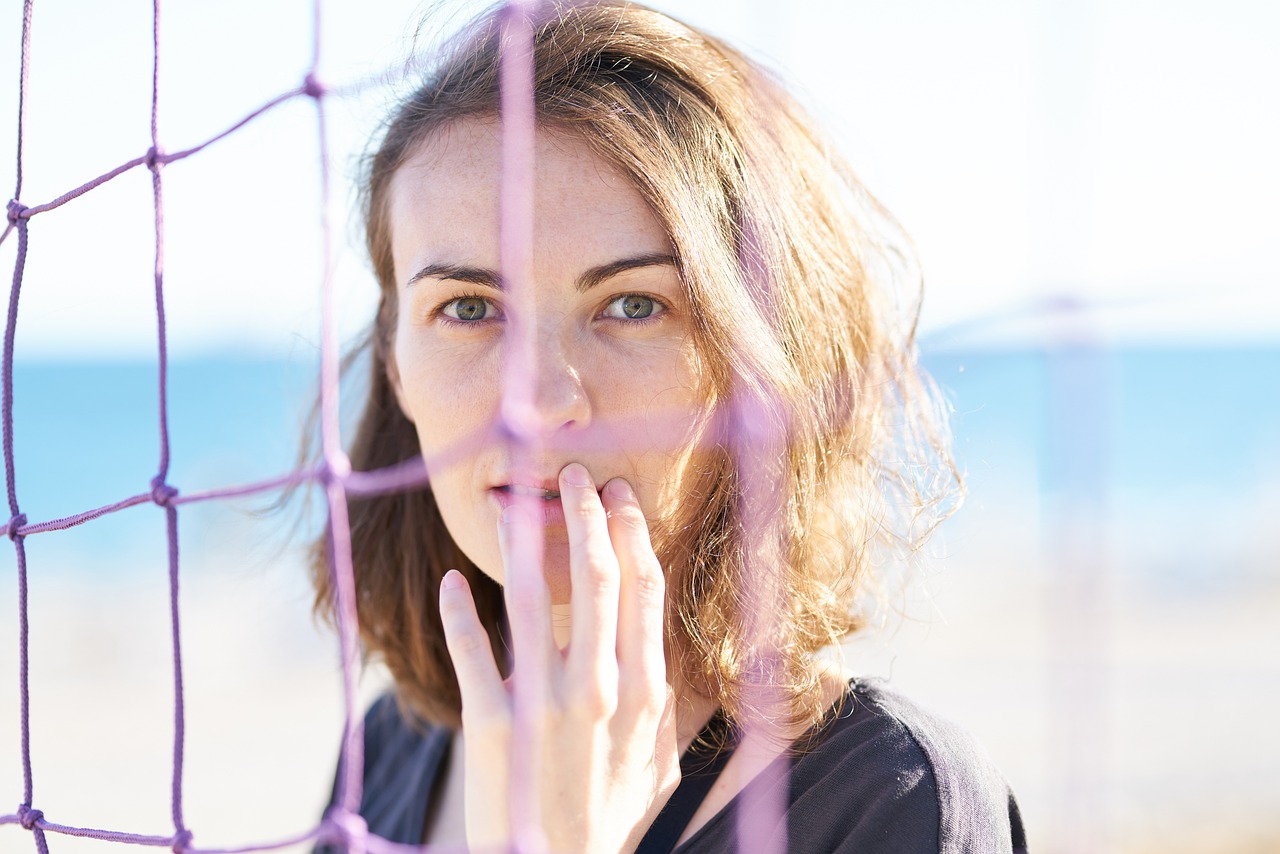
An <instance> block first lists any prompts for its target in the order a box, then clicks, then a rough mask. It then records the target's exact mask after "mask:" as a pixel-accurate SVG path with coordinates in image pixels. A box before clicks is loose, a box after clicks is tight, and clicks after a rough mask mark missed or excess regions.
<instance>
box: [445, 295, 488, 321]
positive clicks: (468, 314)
mask: <svg viewBox="0 0 1280 854" xmlns="http://www.w3.org/2000/svg"><path fill="white" fill-rule="evenodd" d="M491 311H492V306H490V305H489V301H488V300H486V299H482V298H480V297H461V298H459V299H456V300H453V301H452V302H450V303H446V304H445V307H444V314H445V316H446V317H451V318H453V319H454V320H463V321H477V320H484V319H485V318H487V317H488V316H489V315H490V313H491Z"/></svg>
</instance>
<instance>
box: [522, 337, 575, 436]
mask: <svg viewBox="0 0 1280 854" xmlns="http://www.w3.org/2000/svg"><path fill="white" fill-rule="evenodd" d="M570 337H571V336H570V335H569V334H567V333H565V332H564V331H562V330H557V329H546V328H544V329H542V330H531V329H529V328H528V327H526V328H525V329H523V330H517V331H516V334H515V335H513V338H514V339H515V340H513V341H512V342H511V346H510V347H509V349H508V350H507V352H506V354H505V355H506V358H505V359H504V363H503V371H502V374H503V375H502V418H503V421H504V423H505V425H506V427H507V430H508V431H509V432H510V433H511V434H512V435H513V436H515V437H517V438H519V439H522V440H524V441H531V442H532V441H545V440H547V439H550V438H553V437H555V436H557V435H559V434H562V433H568V432H572V431H576V430H580V429H582V428H583V427H585V426H586V425H587V423H588V422H589V421H590V418H591V403H590V399H589V398H588V396H587V390H586V387H585V384H584V383H583V377H582V373H581V368H582V360H581V358H580V356H579V354H578V352H577V350H576V348H575V347H574V345H573V342H572V341H570V340H568V338H570Z"/></svg>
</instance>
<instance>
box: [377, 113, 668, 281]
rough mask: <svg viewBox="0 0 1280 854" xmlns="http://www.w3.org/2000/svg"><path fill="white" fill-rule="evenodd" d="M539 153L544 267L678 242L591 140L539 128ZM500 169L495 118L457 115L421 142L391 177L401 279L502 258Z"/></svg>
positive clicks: (585, 263)
mask: <svg viewBox="0 0 1280 854" xmlns="http://www.w3.org/2000/svg"><path fill="white" fill-rule="evenodd" d="M533 162H534V185H533V199H532V201H533V211H532V228H533V232H534V247H535V258H534V264H535V269H538V268H540V267H547V266H550V267H566V266H578V267H581V268H583V269H585V268H587V267H591V266H596V265H599V264H602V263H610V262H612V261H615V260H618V259H619V258H623V257H630V256H635V255H641V254H648V253H661V252H669V251H670V250H671V242H670V239H669V238H668V236H667V232H666V229H665V228H664V227H663V225H662V223H661V222H660V221H659V220H658V218H657V217H656V216H655V215H654V214H653V212H652V210H651V209H650V208H649V205H648V203H647V202H646V201H645V199H644V197H643V196H642V195H641V194H640V191H639V190H638V189H637V188H636V187H635V185H634V184H633V183H632V181H631V180H630V179H629V178H628V177H627V176H626V175H625V174H624V173H623V172H622V171H621V170H620V169H618V168H617V167H616V166H614V165H613V164H612V163H610V162H609V161H607V160H605V159H604V158H602V157H601V156H600V155H599V154H597V153H596V152H595V151H594V150H593V149H592V148H591V146H590V145H589V144H588V143H587V142H586V141H585V140H583V139H581V138H578V137H576V136H573V135H570V134H567V133H564V132H560V131H554V130H547V129H539V130H538V131H537V134H536V137H535V142H534V150H533ZM501 175H502V137H501V125H500V124H499V123H498V121H496V120H487V119H466V120H462V121H458V122H454V123H452V124H450V125H447V126H445V127H444V128H442V129H441V130H439V131H437V132H435V133H434V134H432V135H431V136H429V137H427V138H426V139H424V140H423V141H422V142H420V143H419V144H418V145H417V146H416V147H415V148H414V149H413V152H412V153H411V155H410V156H409V158H408V159H407V160H406V162H405V163H404V164H403V165H402V166H401V167H400V168H399V169H398V170H397V171H396V174H395V175H394V176H393V178H392V181H391V187H390V193H389V197H388V207H387V213H388V215H389V220H390V221H389V225H390V228H391V241H392V255H393V260H394V263H395V268H396V278H397V280H398V281H399V282H400V283H401V284H403V283H404V281H405V278H406V274H409V275H411V274H412V271H413V270H416V269H419V268H420V267H421V266H422V265H424V264H428V263H466V264H482V265H485V266H491V267H496V264H497V258H498V250H499V242H500V228H499V224H500V221H501V204H502V199H501V193H502V186H501V184H502V182H501ZM566 272H570V271H567V270H566ZM576 272H577V271H573V272H571V274H573V275H576Z"/></svg>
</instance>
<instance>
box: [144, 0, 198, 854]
mask: <svg viewBox="0 0 1280 854" xmlns="http://www.w3.org/2000/svg"><path fill="white" fill-rule="evenodd" d="M151 12H152V14H151V57H152V62H151V150H150V151H149V152H148V153H147V166H148V168H149V169H150V170H151V196H152V203H153V207H154V210H155V244H156V251H155V269H154V275H155V294H156V346H157V349H158V354H157V374H158V377H157V383H158V394H157V400H158V409H159V421H160V462H159V465H158V466H157V472H156V476H155V478H154V479H153V480H152V481H151V487H152V491H151V496H152V500H153V501H155V503H156V504H158V505H160V506H161V507H163V508H164V513H165V535H166V538H167V540H168V552H169V554H168V558H169V625H170V629H171V633H172V645H173V781H172V788H171V798H172V803H171V810H172V817H173V831H174V844H173V850H174V851H182V850H184V849H185V848H186V846H187V844H188V843H189V842H190V841H191V833H190V831H188V830H187V828H186V825H185V823H184V821H183V817H182V778H183V766H184V754H185V746H186V703H185V700H184V697H185V690H184V686H183V678H182V622H181V615H180V608H179V597H178V591H179V569H180V561H179V554H178V510H177V508H176V507H175V506H174V505H173V499H174V497H175V496H176V495H177V491H176V490H175V489H173V488H172V487H170V486H168V484H167V483H166V481H167V479H168V476H169V339H168V329H167V324H166V320H165V303H164V193H163V186H162V181H161V178H160V170H161V168H162V167H163V165H164V164H163V160H162V155H163V150H162V149H161V147H160V121H159V114H160V0H152V4H151Z"/></svg>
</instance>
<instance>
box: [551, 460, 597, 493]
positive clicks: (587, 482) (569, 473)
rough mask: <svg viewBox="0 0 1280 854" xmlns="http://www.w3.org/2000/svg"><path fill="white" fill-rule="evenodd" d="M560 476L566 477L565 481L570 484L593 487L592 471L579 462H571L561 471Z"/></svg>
mask: <svg viewBox="0 0 1280 854" xmlns="http://www.w3.org/2000/svg"><path fill="white" fill-rule="evenodd" d="M560 476H561V477H563V478H564V482H565V483H567V484H569V485H570V486H581V487H593V486H595V484H594V483H592V482H591V472H589V471H587V469H586V467H585V466H583V465H581V464H579V463H569V465H567V466H565V467H564V469H563V470H562V471H561V472H560Z"/></svg>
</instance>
